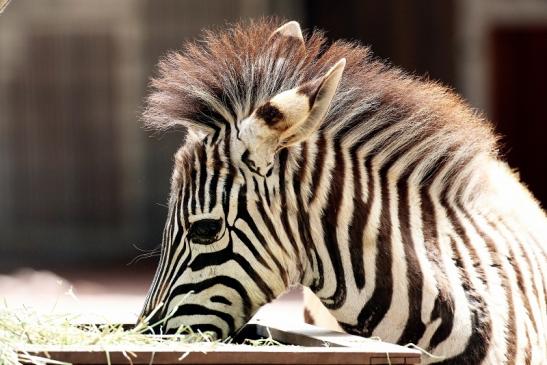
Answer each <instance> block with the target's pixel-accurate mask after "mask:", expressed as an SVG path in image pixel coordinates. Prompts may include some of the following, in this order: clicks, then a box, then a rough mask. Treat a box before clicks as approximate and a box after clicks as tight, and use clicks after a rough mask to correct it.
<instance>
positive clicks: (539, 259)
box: [143, 21, 547, 364]
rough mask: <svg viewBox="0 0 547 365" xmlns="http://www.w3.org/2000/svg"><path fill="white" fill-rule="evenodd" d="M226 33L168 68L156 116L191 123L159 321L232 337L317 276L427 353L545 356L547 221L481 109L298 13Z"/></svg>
mask: <svg viewBox="0 0 547 365" xmlns="http://www.w3.org/2000/svg"><path fill="white" fill-rule="evenodd" d="M272 31H273V35H272V36H270V34H271V33H272ZM216 37H217V38H215V36H214V35H211V34H210V35H209V36H208V38H207V40H206V42H205V43H204V45H202V46H201V48H200V47H198V46H195V45H194V46H189V48H187V49H186V53H181V54H177V55H172V56H170V57H169V58H168V59H166V60H165V61H164V62H163V63H162V65H161V73H160V77H159V78H158V79H156V80H155V81H154V84H153V86H154V87H155V91H154V93H153V94H152V96H151V97H150V98H149V108H148V110H147V112H146V113H145V118H146V119H147V120H148V121H149V124H150V125H153V126H156V127H160V128H166V127H169V126H171V125H173V124H182V125H184V126H186V127H187V128H188V135H187V138H186V141H185V144H184V146H183V147H182V148H181V149H180V150H179V152H178V153H177V155H176V159H175V160H176V163H175V169H174V174H173V180H172V195H171V201H170V204H169V205H170V210H169V217H168V220H167V223H166V226H165V231H164V235H163V247H162V254H161V258H160V263H159V267H158V270H157V273H156V277H155V279H154V282H153V284H152V287H151V289H150V292H149V295H148V298H147V302H146V305H145V307H144V309H143V316H146V315H147V314H149V313H151V311H153V309H154V308H155V307H157V306H158V305H159V304H160V303H163V307H162V308H161V310H159V311H158V312H157V313H156V315H155V316H154V318H153V320H154V321H156V320H160V319H161V318H164V317H165V316H167V315H168V314H172V317H170V318H168V319H167V320H166V322H165V323H163V325H161V326H160V327H159V330H161V331H174V330H176V329H177V328H178V327H179V326H180V325H183V324H184V325H189V326H192V327H193V328H199V329H201V330H210V331H213V332H215V333H216V334H217V336H219V337H225V336H228V335H229V334H231V333H233V332H234V331H236V330H237V329H238V328H239V327H240V326H241V325H243V324H244V323H245V321H247V320H248V319H249V318H250V317H251V316H252V314H253V313H254V312H255V311H256V310H257V309H258V308H259V307H260V306H261V305H263V304H265V303H267V302H269V301H271V300H272V299H273V298H275V297H276V296H278V295H279V294H281V293H282V292H283V291H284V290H286V289H287V288H288V287H290V286H291V285H297V284H302V285H304V286H308V287H309V288H311V290H312V291H313V292H314V293H315V294H316V295H317V296H318V297H319V299H320V300H321V302H322V304H323V305H324V306H325V307H327V308H328V309H329V311H330V314H331V315H332V316H334V318H335V319H336V320H337V322H338V323H339V325H340V326H341V327H342V328H343V329H344V330H346V331H348V332H350V333H353V334H358V335H362V336H378V337H380V338H381V339H383V340H386V341H390V342H394V343H400V344H407V343H414V344H417V345H418V346H420V347H422V348H424V349H427V350H428V351H430V352H431V353H433V354H435V355H437V356H440V357H442V359H439V358H432V359H425V360H426V362H439V363H442V364H541V363H542V362H543V361H544V360H545V358H547V344H546V342H547V333H546V332H547V329H546V328H547V310H546V308H547V305H546V293H547V288H546V283H547V262H546V261H547V260H546V257H547V251H546V249H545V238H544V236H545V233H546V232H547V219H546V217H545V213H544V212H543V211H542V209H541V208H540V207H539V205H538V204H537V202H536V201H535V200H534V199H533V197H532V196H531V195H530V193H529V192H528V191H527V190H526V188H525V187H524V186H523V185H522V184H520V182H519V181H518V179H517V178H516V177H515V176H514V174H513V173H512V172H511V171H510V170H509V168H508V167H507V166H506V164H505V163H503V162H501V161H500V160H499V159H498V157H497V155H496V153H495V137H494V135H493V133H492V132H491V130H490V127H489V125H488V124H487V123H486V122H485V121H484V120H482V119H481V118H480V116H477V115H476V114H475V113H474V112H473V111H471V110H470V108H468V107H467V106H466V105H465V104H464V103H463V102H462V101H461V100H459V99H458V98H457V97H456V96H454V95H453V94H452V93H451V92H449V91H447V90H446V89H445V88H443V87H441V86H439V85H436V84H434V83H431V82H427V81H422V80H418V79H416V78H412V77H409V76H406V75H404V74H403V73H402V72H401V71H398V70H396V69H390V68H388V67H386V66H385V65H383V64H382V63H380V62H379V61H375V60H372V59H371V58H370V56H369V54H368V50H367V49H365V48H362V47H360V46H356V45H352V44H346V43H334V44H333V45H331V46H330V47H329V48H324V46H323V43H324V39H323V37H322V36H321V34H319V33H313V34H311V35H310V36H309V37H308V39H307V40H304V37H302V35H301V33H300V28H299V26H298V24H297V23H295V22H289V23H287V24H285V25H284V26H282V27H280V28H277V29H276V28H275V25H274V24H273V23H272V22H271V21H263V22H257V23H253V24H248V25H241V24H240V25H236V27H235V28H234V29H232V30H231V31H229V32H227V33H224V34H218V35H216ZM341 57H345V60H341V61H338V62H336V61H337V60H339V59H340V58H341ZM333 65H334V66H333ZM344 67H345V70H344ZM181 70H184V72H181ZM342 70H344V76H343V77H342V76H341V74H342ZM174 85H176V86H174ZM335 91H336V92H335ZM188 105H189V106H188ZM219 222H220V223H219ZM309 314H310V315H311V317H314V316H317V315H318V314H317V313H314V312H313V310H312V311H311V312H310V313H309Z"/></svg>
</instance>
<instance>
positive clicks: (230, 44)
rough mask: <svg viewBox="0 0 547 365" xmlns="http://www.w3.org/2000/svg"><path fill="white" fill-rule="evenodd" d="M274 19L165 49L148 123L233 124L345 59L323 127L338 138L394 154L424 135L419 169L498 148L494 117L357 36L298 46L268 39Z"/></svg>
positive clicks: (308, 39) (315, 34) (315, 37)
mask: <svg viewBox="0 0 547 365" xmlns="http://www.w3.org/2000/svg"><path fill="white" fill-rule="evenodd" d="M281 24H282V22H281V21H279V20H277V19H273V18H265V19H261V20H258V21H250V22H242V23H238V24H235V25H233V26H232V27H230V28H228V29H227V30H222V31H205V32H204V35H203V38H202V39H200V40H197V41H193V42H188V43H186V44H185V45H184V47H183V48H182V50H180V51H174V52H170V53H169V54H168V55H167V56H166V57H164V58H163V59H162V60H161V61H160V63H159V73H158V75H157V77H155V78H154V79H153V80H152V82H151V87H152V92H151V94H150V96H149V97H148V100H147V108H146V110H145V112H144V120H145V124H146V126H147V127H149V128H151V129H156V130H165V129H168V128H170V127H174V126H177V125H182V126H184V127H194V128H198V129H200V128H201V129H211V128H213V129H218V127H220V126H222V124H226V123H230V124H235V123H238V122H239V121H241V120H242V119H243V118H245V117H247V116H248V115H249V114H250V113H252V111H253V110H254V109H255V108H256V107H257V106H258V105H259V104H260V103H262V102H264V101H266V100H268V99H269V98H271V97H272V96H274V95H276V94H278V93H279V92H282V91H284V90H288V89H291V88H294V87H296V86H298V85H301V84H302V83H304V82H306V81H309V80H313V79H315V78H317V77H319V76H321V75H322V74H324V73H325V71H326V70H328V69H329V67H331V66H332V65H333V64H334V63H335V62H336V61H338V60H339V59H341V58H345V59H346V66H345V70H344V76H343V78H342V81H341V82H340V85H339V87H338V91H337V93H336V95H335V97H334V99H333V101H332V104H331V107H330V110H329V112H328V113H327V115H326V116H325V118H324V120H323V122H322V125H321V130H322V131H324V132H329V133H331V134H332V135H333V136H334V138H335V140H336V141H338V142H340V143H344V144H347V145H355V144H359V143H360V142H364V141H366V140H369V139H371V138H378V145H377V148H378V150H380V149H383V150H386V148H388V147H389V146H392V147H393V148H392V149H393V153H395V152H396V149H397V148H396V146H399V147H401V146H403V145H405V144H406V142H405V141H411V140H412V138H415V139H414V142H416V138H417V139H420V140H424V141H425V140H426V139H427V138H429V140H428V142H427V143H424V147H423V150H421V151H420V150H417V151H416V153H418V154H419V153H422V154H429V155H430V160H431V164H430V165H431V166H430V167H428V168H426V169H424V171H423V174H424V175H427V174H429V173H431V171H429V170H432V169H433V168H434V166H435V165H438V163H439V161H441V160H446V159H450V157H454V156H458V157H457V158H458V159H461V164H462V165H463V164H465V163H466V161H468V160H470V159H472V158H474V157H476V156H488V157H495V156H496V137H495V135H494V133H493V132H492V127H491V125H490V124H489V123H487V122H486V121H485V120H484V118H482V117H481V116H480V115H479V114H478V113H476V112H475V111H474V110H472V109H471V108H470V107H469V106H468V105H467V104H466V103H465V102H463V101H462V100H461V98H459V97H458V96H457V95H455V94H454V93H453V92H452V91H451V90H449V89H448V88H446V87H444V86H441V85H440V84H438V83H436V82H432V81H430V80H426V79H425V78H419V77H415V76H413V75H408V74H406V73H405V72H403V71H401V70H400V69H397V68H395V67H392V66H390V65H389V64H387V63H385V62H383V61H381V60H378V59H376V58H373V57H372V53H371V52H370V50H369V48H367V47H364V46H362V45H360V44H358V43H355V42H347V41H335V42H333V43H331V44H329V43H328V42H327V39H326V38H325V36H324V34H323V33H322V32H321V31H318V30H313V31H311V32H309V33H308V34H305V36H304V38H305V39H304V42H305V47H304V48H302V47H296V46H295V44H294V40H293V39H292V38H291V37H279V39H275V40H272V39H270V35H271V34H272V32H273V31H274V30H275V29H276V28H278V27H279V26H280V25H281ZM386 130H390V133H389V135H386V136H385V138H382V137H381V136H380V135H381V133H380V132H382V131H386ZM432 147H434V148H432ZM373 152H374V151H373Z"/></svg>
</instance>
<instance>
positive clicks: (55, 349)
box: [22, 321, 420, 365]
mask: <svg viewBox="0 0 547 365" xmlns="http://www.w3.org/2000/svg"><path fill="white" fill-rule="evenodd" d="M257 322H260V321H256V322H252V323H249V324H247V325H246V326H245V327H244V328H243V329H242V330H241V331H239V332H238V334H237V335H236V336H235V340H236V341H237V340H239V341H242V339H244V338H264V337H270V336H271V337H272V338H273V339H274V340H276V341H279V342H282V343H286V344H291V345H295V346H262V347H260V346H258V347H257V346H249V345H240V344H180V345H171V344H169V345H160V346H154V347H151V346H136V345H132V346H106V347H101V346H85V347H82V346H80V347H78V346H70V347H68V346H64V347H63V346H53V345H51V346H38V345H28V346H26V347H24V348H22V350H25V351H28V352H30V353H33V354H38V355H40V356H50V357H51V358H52V359H55V360H59V361H66V362H70V363H73V364H81V365H99V364H106V363H108V362H110V363H111V364H113V365H121V364H134V365H144V364H146V365H148V364H151V363H153V364H157V365H170V364H180V363H184V364H256V363H260V364H271V365H275V364H285V365H286V364H317V365H334V364H336V365H343V364H419V363H420V353H419V351H417V350H413V349H409V348H406V347H402V346H397V345H393V344H388V343H384V342H381V341H375V340H370V339H366V338H362V337H358V336H352V335H348V334H345V333H339V332H335V331H329V330H324V329H321V328H318V327H315V326H312V325H308V324H295V325H294V327H290V328H289V327H287V326H285V327H284V328H278V326H273V325H268V324H267V323H262V322H261V323H257ZM107 353H108V357H109V361H108V360H107Z"/></svg>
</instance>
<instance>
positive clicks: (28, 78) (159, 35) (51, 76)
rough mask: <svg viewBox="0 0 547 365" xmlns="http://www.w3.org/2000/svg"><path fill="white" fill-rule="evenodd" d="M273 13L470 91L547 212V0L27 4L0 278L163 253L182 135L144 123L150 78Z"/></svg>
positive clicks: (13, 12)
mask: <svg viewBox="0 0 547 365" xmlns="http://www.w3.org/2000/svg"><path fill="white" fill-rule="evenodd" d="M262 15H278V16H280V17H282V18H287V19H296V20H299V21H300V23H301V24H302V26H303V27H304V28H311V27H315V26H317V27H320V28H323V29H325V30H326V31H327V34H328V36H329V37H331V38H339V37H343V38H347V39H352V40H357V41H360V42H363V43H364V44H367V45H371V46H372V49H373V50H374V52H375V53H376V55H378V56H379V57H381V58H387V59H388V60H389V61H390V62H392V63H393V64H395V65H398V66H401V67H403V68H404V69H406V70H408V71H410V72H414V73H416V74H427V75H428V76H429V77H430V78H432V79H436V80H440V81H441V82H443V83H444V84H446V85H449V86H450V87H452V88H454V89H455V90H456V91H458V92H459V93H462V94H463V96H464V97H465V98H466V99H467V100H468V101H469V103H470V104H471V105H473V106H474V107H477V108H480V109H481V110H483V111H484V112H485V113H486V115H487V116H488V117H489V118H490V119H492V120H493V121H494V122H495V123H496V125H497V127H498V130H499V132H500V133H501V134H502V136H503V143H504V146H506V147H504V148H503V152H504V153H505V155H506V156H507V158H508V160H509V162H510V163H511V165H512V166H513V167H518V168H519V171H520V172H521V175H522V177H523V179H524V181H525V182H526V183H527V184H528V185H529V186H530V188H531V189H532V190H533V191H534V193H535V194H536V196H537V197H538V198H539V199H540V200H541V201H542V203H543V205H544V206H545V204H546V203H547V171H546V170H547V164H546V163H545V157H547V156H546V147H545V139H546V130H547V117H546V115H547V114H546V113H545V108H544V106H545V103H546V101H547V67H546V65H547V3H546V2H545V1H542V0H520V1H507V0H482V1H475V0H445V1H435V0H415V1H411V2H410V1H404V0H376V1H375V0H366V1H361V0H355V1H339V2H332V1H328V0H316V1H313V0H282V1H274V0H236V1H224V0H208V1H205V0H199V1H198V0H195V1H191V0H187V1H176V0H116V1H110V0H94V1H87V0H43V1H34V0H14V1H13V2H12V3H11V4H10V5H9V6H8V8H7V9H6V11H5V12H4V14H2V15H0V272H9V271H11V270H14V269H16V268H19V267H25V266H31V267H37V268H49V269H56V268H62V269H67V268H82V267H88V268H90V267H107V266H112V265H125V264H126V263H128V262H129V261H130V260H131V259H132V258H133V257H135V256H136V255H137V254H138V253H139V251H138V249H137V248H136V247H139V248H141V249H151V248H153V247H155V246H157V245H158V244H159V243H160V238H161V231H162V227H163V224H164V219H165V216H166V213H167V209H166V206H165V203H166V201H167V197H168V188H169V177H170V170H171V164H172V155H173V153H174V152H175V150H176V148H177V145H178V144H179V143H180V141H181V137H182V135H181V134H180V132H171V133H169V134H165V135H161V136H150V135H149V134H147V133H146V132H145V131H144V130H142V128H141V124H140V122H139V120H138V118H139V113H140V110H141V108H142V100H143V97H144V95H145V93H146V88H147V80H148V78H149V77H150V76H151V75H153V73H154V65H155V64H156V62H157V60H158V58H159V57H161V55H162V54H164V53H165V52H166V51H167V50H172V49H177V48H180V46H181V44H182V43H183V41H184V40H186V39H191V38H194V37H196V36H198V35H199V33H200V31H201V29H203V28H209V27H213V26H222V25H224V24H225V23H226V22H233V21H236V20H238V19H241V18H249V17H258V16H262ZM153 264H154V260H148V261H147V262H145V263H139V264H136V265H137V268H139V267H143V268H147V267H151V266H153ZM138 265H141V266H138Z"/></svg>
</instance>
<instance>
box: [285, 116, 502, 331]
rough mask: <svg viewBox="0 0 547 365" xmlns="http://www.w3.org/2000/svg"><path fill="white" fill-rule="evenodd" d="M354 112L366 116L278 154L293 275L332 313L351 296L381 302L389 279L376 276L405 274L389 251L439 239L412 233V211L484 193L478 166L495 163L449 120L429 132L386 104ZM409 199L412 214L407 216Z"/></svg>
mask: <svg viewBox="0 0 547 365" xmlns="http://www.w3.org/2000/svg"><path fill="white" fill-rule="evenodd" d="M353 117H354V118H358V117H360V118H363V117H365V119H364V120H362V121H361V122H360V123H357V122H355V124H354V125H353V126H352V127H348V125H351V124H348V123H345V124H344V125H345V128H339V129H328V130H323V131H321V132H320V133H318V134H317V135H316V136H314V137H313V138H311V139H310V140H309V141H308V142H307V143H304V144H302V145H300V146H297V147H293V148H291V149H286V150H284V151H282V152H281V154H280V156H279V172H280V174H279V179H278V181H279V189H280V195H281V201H280V207H282V209H281V210H280V212H281V213H282V216H281V221H282V224H283V226H284V227H283V228H284V230H286V231H288V232H289V236H292V237H289V240H290V241H294V244H295V245H296V246H297V247H299V248H300V251H299V252H298V253H297V259H298V262H299V263H298V265H297V266H298V267H301V268H302V272H301V276H300V278H299V279H300V280H301V283H302V284H303V285H306V286H309V287H310V288H311V289H312V290H313V291H314V292H315V293H316V294H317V295H318V296H319V297H320V298H321V300H322V302H323V303H324V304H325V305H326V306H327V307H328V308H329V309H331V310H333V311H334V312H336V311H337V310H338V309H340V308H341V307H342V306H343V305H344V304H345V305H347V303H348V301H347V299H348V296H351V297H352V298H355V297H356V296H357V297H359V298H360V300H364V302H363V303H361V304H362V305H363V307H364V306H365V304H366V303H368V302H370V303H372V304H371V305H373V306H382V305H384V304H385V305H387V306H386V308H387V307H388V306H389V303H382V301H385V300H386V296H387V295H388V294H387V293H391V292H392V289H393V282H389V281H388V280H387V279H386V280H384V281H382V280H378V279H377V278H378V277H385V278H389V277H391V276H392V272H393V270H395V271H397V270H403V271H404V270H406V267H400V268H394V264H393V258H392V255H394V254H395V255H397V256H398V257H402V256H403V255H405V254H406V253H405V245H411V244H412V240H416V239H418V240H422V241H423V240H425V239H430V240H438V238H437V237H424V234H426V233H427V232H426V231H427V230H423V229H418V230H416V229H415V227H413V223H412V219H413V217H414V216H415V215H416V214H421V215H424V216H432V215H433V216H434V214H435V209H436V207H437V206H444V205H446V204H447V201H448V197H449V196H457V197H458V201H459V202H463V203H464V204H467V203H470V202H472V201H473V200H474V199H476V197H477V196H478V195H480V193H481V192H482V191H483V190H484V189H485V187H484V186H481V182H482V180H483V177H484V175H483V173H482V172H481V166H482V165H483V164H488V163H490V162H491V161H493V158H492V157H491V155H490V149H489V146H486V148H484V147H481V146H480V144H479V143H477V141H476V140H475V139H473V140H466V138H465V135H459V134H458V131H457V130H455V129H454V128H453V127H452V126H448V127H447V128H437V129H435V128H432V127H431V126H430V124H431V123H433V121H431V120H425V121H423V120H419V119H418V116H417V115H410V116H409V115H399V114H397V113H396V112H394V110H393V109H389V110H383V111H377V110H375V109H373V108H372V109H369V110H367V111H366V112H364V111H362V112H361V113H359V114H355V115H354V116H353ZM357 130H358V132H359V133H357ZM356 133H357V134H358V135H359V137H358V138H357V137H356ZM401 203H404V204H401ZM412 205H415V206H416V207H415V208H414V209H417V210H418V211H417V212H416V211H414V215H412V216H411V214H410V210H411V209H413V208H412ZM284 215H285V217H284ZM283 222H284V223H283ZM416 231H420V232H419V233H418V234H417V233H416ZM291 232H292V234H291ZM428 234H430V236H432V235H433V234H434V233H432V232H429V233H428ZM393 241H397V242H399V244H397V245H392V244H391V243H392V242H393ZM392 246H393V247H398V248H399V251H400V252H393V249H392ZM416 265H417V264H416ZM416 284H418V283H416ZM421 284H422V283H420V285H421ZM382 285H384V287H383V288H382ZM410 285H412V283H410ZM390 295H391V294H390ZM365 312H366V311H365ZM369 314H370V313H369ZM378 318H379V317H378ZM341 319H342V321H343V319H344V318H343V315H342V316H341Z"/></svg>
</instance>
